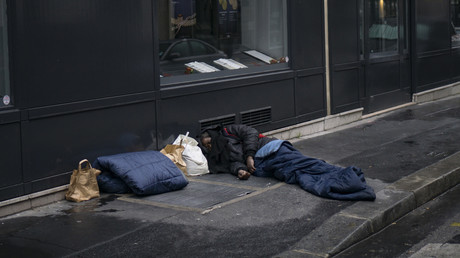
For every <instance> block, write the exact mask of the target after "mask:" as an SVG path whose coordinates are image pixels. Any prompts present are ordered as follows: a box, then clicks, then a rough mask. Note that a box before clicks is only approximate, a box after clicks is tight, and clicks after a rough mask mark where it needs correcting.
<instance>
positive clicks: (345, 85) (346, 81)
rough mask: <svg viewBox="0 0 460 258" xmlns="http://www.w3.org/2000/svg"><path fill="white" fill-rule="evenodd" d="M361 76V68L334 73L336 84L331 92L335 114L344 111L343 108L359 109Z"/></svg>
mask: <svg viewBox="0 0 460 258" xmlns="http://www.w3.org/2000/svg"><path fill="white" fill-rule="evenodd" d="M360 76H361V73H360V69H359V68H352V69H345V70H341V71H336V72H335V73H334V82H333V83H334V84H333V88H332V91H331V95H332V105H333V110H334V113H337V112H341V111H344V110H343V107H347V106H350V108H351V107H357V105H358V104H359V92H360V91H359V87H360V84H361V83H360V81H361V78H360ZM341 107H342V108H341Z"/></svg>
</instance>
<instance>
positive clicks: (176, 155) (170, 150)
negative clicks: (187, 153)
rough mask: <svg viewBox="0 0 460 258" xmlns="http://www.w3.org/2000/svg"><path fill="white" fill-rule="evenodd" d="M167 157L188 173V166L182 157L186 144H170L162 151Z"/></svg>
mask: <svg viewBox="0 0 460 258" xmlns="http://www.w3.org/2000/svg"><path fill="white" fill-rule="evenodd" d="M160 152H161V153H163V154H164V155H166V157H168V158H169V159H170V160H171V161H172V162H174V164H175V165H176V166H177V167H178V168H179V169H180V170H181V171H182V172H183V173H184V174H186V175H187V167H186V164H185V161H184V159H183V158H182V152H184V146H182V145H176V144H168V145H166V146H165V147H164V148H163V149H162V150H161V151H160Z"/></svg>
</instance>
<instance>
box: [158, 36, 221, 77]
mask: <svg viewBox="0 0 460 258" xmlns="http://www.w3.org/2000/svg"><path fill="white" fill-rule="evenodd" d="M219 58H227V55H225V53H224V52H222V51H220V50H219V49H217V48H215V47H213V46H212V45H210V44H208V43H206V42H204V41H202V40H199V39H177V40H169V41H160V68H161V70H162V72H163V74H164V75H166V74H171V75H177V74H184V71H185V66H184V64H186V63H189V62H194V61H198V62H206V63H208V64H210V65H212V62H213V61H214V60H216V59H219Z"/></svg>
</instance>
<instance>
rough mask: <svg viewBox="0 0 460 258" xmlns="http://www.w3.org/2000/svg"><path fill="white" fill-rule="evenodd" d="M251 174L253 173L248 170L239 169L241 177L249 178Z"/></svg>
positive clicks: (239, 176) (243, 178)
mask: <svg viewBox="0 0 460 258" xmlns="http://www.w3.org/2000/svg"><path fill="white" fill-rule="evenodd" d="M250 176H251V174H250V173H249V172H248V171H246V170H243V169H240V170H239V171H238V178H239V179H242V180H247V179H248V178H249V177H250Z"/></svg>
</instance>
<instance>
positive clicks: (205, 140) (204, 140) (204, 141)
mask: <svg viewBox="0 0 460 258" xmlns="http://www.w3.org/2000/svg"><path fill="white" fill-rule="evenodd" d="M211 141H212V139H211V136H210V135H209V133H208V132H204V133H202V134H201V136H200V142H201V145H202V146H203V147H205V148H206V149H207V150H208V151H209V150H211Z"/></svg>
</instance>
